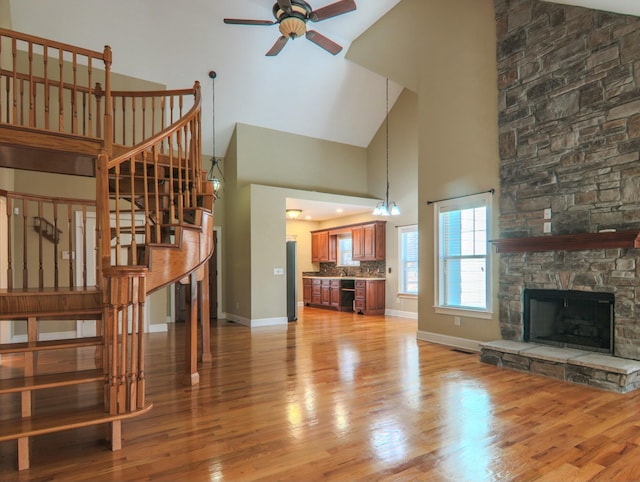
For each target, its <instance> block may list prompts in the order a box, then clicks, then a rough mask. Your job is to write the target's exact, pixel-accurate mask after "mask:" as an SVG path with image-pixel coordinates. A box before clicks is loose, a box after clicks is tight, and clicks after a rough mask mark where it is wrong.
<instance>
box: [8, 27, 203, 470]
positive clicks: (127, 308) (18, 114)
mask: <svg viewBox="0 0 640 482" xmlns="http://www.w3.org/2000/svg"><path fill="white" fill-rule="evenodd" d="M110 67H111V50H110V48H109V47H105V50H104V51H103V52H95V51H90V50H87V49H83V48H79V47H75V46H71V45H67V44H62V43H59V42H54V41H51V40H47V39H42V38H38V37H34V36H31V35H25V34H21V33H18V32H14V31H10V30H6V29H0V167H5V168H11V169H24V170H32V171H44V172H52V173H59V174H71V175H76V176H85V177H95V180H96V190H95V191H96V195H95V199H89V200H87V199H73V198H59V197H52V196H47V195H46V194H43V195H40V194H22V193H16V192H9V191H0V207H2V210H0V251H1V252H0V270H1V272H0V324H4V325H3V326H4V327H9V326H12V327H15V326H16V323H22V325H23V326H25V327H26V329H25V330H23V331H26V334H25V335H23V338H26V339H25V340H19V341H15V340H3V339H2V333H3V331H2V330H0V407H2V409H1V410H0V443H2V442H6V441H10V440H17V443H18V469H19V470H24V469H27V468H29V439H30V437H34V436H37V435H41V434H45V433H51V432H57V431H61V430H69V429H74V428H79V427H85V426H89V425H97V424H108V426H109V428H110V430H109V435H108V438H109V439H110V441H111V446H112V449H113V450H118V449H120V448H121V446H122V436H121V422H122V420H125V419H128V418H131V417H135V416H138V415H142V414H144V413H146V412H147V411H149V410H150V409H151V407H152V403H151V402H150V401H148V400H147V399H146V374H145V333H144V324H145V319H144V318H145V303H146V297H147V295H148V294H149V293H151V292H153V291H156V290H159V289H161V288H163V287H166V286H168V285H169V284H172V283H175V282H177V281H180V280H183V281H185V280H187V282H188V283H189V289H188V290H187V292H188V296H189V299H188V300H187V306H188V307H190V310H188V313H189V315H188V321H187V330H186V331H187V343H186V346H187V348H186V350H187V353H186V357H185V359H186V366H185V377H184V379H185V382H186V383H189V384H194V383H197V381H198V375H197V351H196V350H197V320H196V313H197V306H196V303H197V280H198V276H199V275H200V278H201V279H203V280H204V281H206V276H202V271H203V270H204V269H206V264H205V262H206V261H207V260H208V258H209V257H210V256H211V255H212V253H213V203H214V200H215V196H214V194H213V189H212V186H211V185H210V183H208V182H206V180H205V173H204V172H203V171H202V170H201V164H202V155H201V139H200V130H201V127H200V87H199V84H198V83H197V82H196V83H195V85H194V86H193V87H192V88H189V89H183V90H166V91H158V92H149V91H146V92H123V91H113V90H112V89H111V75H110ZM79 79H82V80H79ZM89 219H95V231H93V230H92V229H91V228H90V226H91V224H90V223H89ZM78 229H80V230H81V232H82V233H83V234H82V240H81V241H74V239H73V236H72V233H74V232H75V231H74V230H78ZM92 250H95V251H96V253H97V257H96V262H95V263H93V264H92V263H91V257H90V256H89V255H90V253H92ZM65 253H66V256H67V257H68V259H69V261H68V262H67V263H65V264H63V263H60V261H59V260H60V259H61V258H63V255H64V254H65ZM73 253H77V254H79V256H77V257H75V258H74V256H73ZM3 259H4V260H6V261H5V262H4V264H3V262H2V260H3ZM67 265H68V266H67ZM67 268H68V269H67ZM80 272H81V275H78V273H80ZM92 280H95V282H93V281H92ZM203 292H204V293H203V303H208V299H207V298H206V293H207V290H206V289H203ZM60 320H95V334H93V336H85V337H76V338H71V339H44V338H43V337H42V336H41V332H42V331H43V330H42V328H43V327H45V326H47V324H48V323H52V322H59V321H60ZM0 326H2V325H0ZM6 331H7V330H5V332H6ZM202 346H203V353H202V359H203V360H206V359H210V354H208V346H209V343H208V324H206V323H204V324H203V343H202ZM87 350H90V351H91V356H87ZM53 351H55V352H60V353H71V357H77V358H78V359H82V360H83V362H82V363H79V362H78V364H77V366H76V368H75V370H73V371H67V372H60V371H59V370H58V369H56V367H53V368H51V367H50V366H48V364H47V363H45V362H43V361H42V360H43V358H46V356H47V353H51V352H53ZM80 352H81V353H82V356H81V355H78V353H80ZM79 386H82V387H85V388H86V389H89V390H93V392H94V398H95V399H96V400H98V404H97V405H95V404H94V406H85V404H84V402H83V401H82V400H79V399H76V400H75V401H73V400H74V399H73V397H74V396H76V397H77V395H74V394H75V393H76V392H77V390H78V387H79ZM91 387H93V388H91ZM85 388H83V391H80V392H78V393H85V392H84V390H85ZM61 389H62V390H69V397H70V400H71V402H70V404H69V406H68V407H52V406H50V405H47V404H46V397H42V400H38V403H35V402H34V400H35V399H36V398H37V397H38V394H40V393H43V392H45V391H46V390H61ZM89 398H91V397H89Z"/></svg>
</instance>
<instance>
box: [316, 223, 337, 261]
mask: <svg viewBox="0 0 640 482" xmlns="http://www.w3.org/2000/svg"><path fill="white" fill-rule="evenodd" d="M311 261H312V262H314V263H316V262H334V263H335V261H336V236H330V235H329V231H326V230H325V231H315V232H312V233H311Z"/></svg>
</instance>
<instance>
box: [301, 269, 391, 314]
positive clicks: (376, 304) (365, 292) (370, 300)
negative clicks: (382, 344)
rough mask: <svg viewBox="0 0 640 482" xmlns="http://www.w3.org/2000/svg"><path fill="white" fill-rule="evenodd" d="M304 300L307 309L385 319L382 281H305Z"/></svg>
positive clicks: (383, 284) (333, 279)
mask: <svg viewBox="0 0 640 482" xmlns="http://www.w3.org/2000/svg"><path fill="white" fill-rule="evenodd" d="M302 283H303V300H304V304H305V305H307V306H314V307H317V308H330V309H333V310H337V311H355V312H356V313H358V314H362V315H384V310H385V280H379V279H356V280H355V282H354V280H353V278H351V279H344V278H304V279H303V281H302Z"/></svg>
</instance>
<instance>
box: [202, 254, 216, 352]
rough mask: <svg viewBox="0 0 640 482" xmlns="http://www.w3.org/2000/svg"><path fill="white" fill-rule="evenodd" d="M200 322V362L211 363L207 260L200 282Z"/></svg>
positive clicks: (203, 266)
mask: <svg viewBox="0 0 640 482" xmlns="http://www.w3.org/2000/svg"><path fill="white" fill-rule="evenodd" d="M200 292H201V296H200V299H201V300H202V304H201V306H200V313H201V315H200V323H201V325H202V356H201V360H202V363H207V364H209V363H211V361H212V359H213V358H212V357H211V322H210V320H209V316H210V307H209V262H206V263H204V264H203V265H202V282H201V283H200Z"/></svg>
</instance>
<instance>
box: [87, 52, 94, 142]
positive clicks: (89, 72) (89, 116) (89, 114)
mask: <svg viewBox="0 0 640 482" xmlns="http://www.w3.org/2000/svg"><path fill="white" fill-rule="evenodd" d="M92 61H93V58H92V57H88V58H87V87H89V89H91V85H92V76H93V69H92V65H93V64H92ZM88 96H89V98H88V99H87V100H88V101H89V107H88V112H87V113H86V116H87V119H86V121H87V124H88V129H87V135H88V136H89V137H93V117H92V114H93V110H92V108H91V107H92V106H91V97H90V93H89V94H88Z"/></svg>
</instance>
